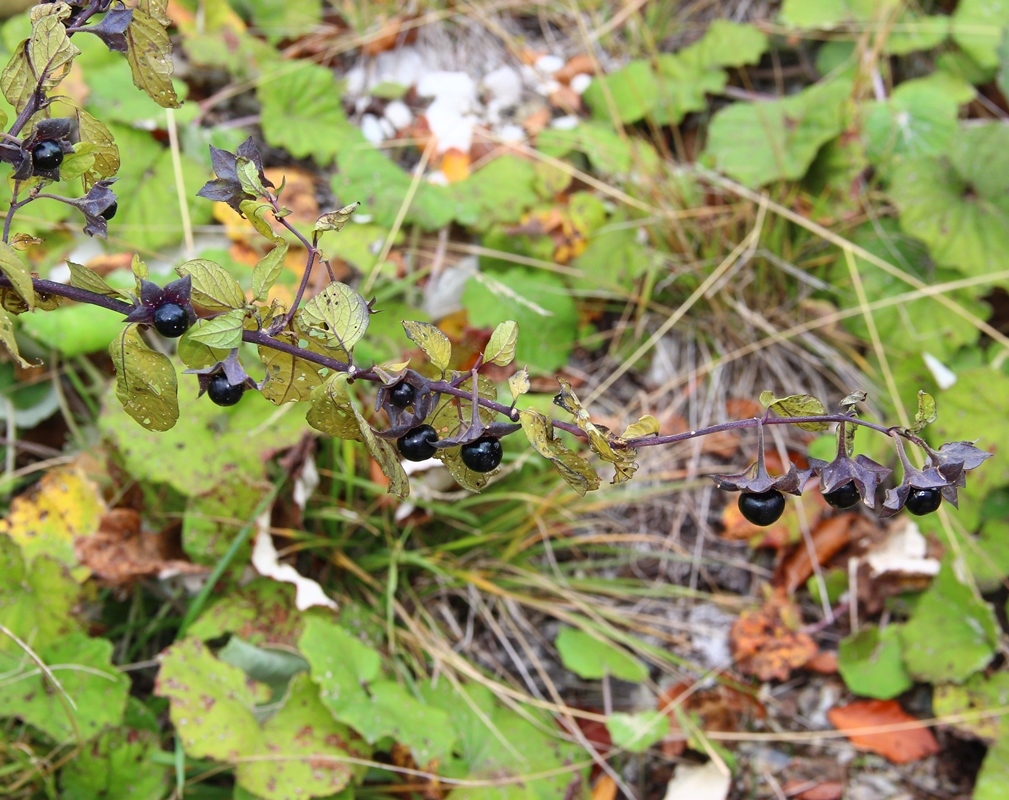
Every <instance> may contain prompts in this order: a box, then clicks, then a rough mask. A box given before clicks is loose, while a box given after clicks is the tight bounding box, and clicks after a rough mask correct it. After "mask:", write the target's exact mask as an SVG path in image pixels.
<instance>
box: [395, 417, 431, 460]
mask: <svg viewBox="0 0 1009 800" xmlns="http://www.w3.org/2000/svg"><path fill="white" fill-rule="evenodd" d="M437 441H438V434H437V433H436V432H435V430H434V428H432V427H431V426H430V425H418V426H417V427H416V428H414V429H413V430H410V431H407V432H406V433H404V434H403V435H402V436H400V437H399V440H398V441H397V442H396V447H397V448H398V449H399V452H400V453H401V454H402V456H403V458H405V459H406V460H407V461H426V460H427V459H429V458H431V457H432V456H433V455H434V454H435V453H436V452H437V451H436V450H435V448H434V447H433V446H432V445H433V444H434V443H435V442H437Z"/></svg>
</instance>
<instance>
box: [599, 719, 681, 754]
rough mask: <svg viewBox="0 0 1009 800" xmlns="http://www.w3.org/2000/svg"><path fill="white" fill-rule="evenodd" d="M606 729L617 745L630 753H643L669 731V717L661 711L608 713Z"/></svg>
mask: <svg viewBox="0 0 1009 800" xmlns="http://www.w3.org/2000/svg"><path fill="white" fill-rule="evenodd" d="M606 730H608V731H609V732H610V737H611V738H612V739H613V744H614V745H616V746H617V747H622V748H624V749H625V750H627V751H628V752H631V753H644V752H645V751H646V750H647V749H648V748H649V747H651V746H652V745H653V744H656V743H658V742H660V741H662V739H663V737H664V736H665V735H666V734H667V733H669V717H667V716H666V715H665V714H663V713H662V712H661V711H639V712H637V713H635V714H621V713H615V714H610V715H609V717H607V718H606Z"/></svg>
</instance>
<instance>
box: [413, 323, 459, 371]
mask: <svg viewBox="0 0 1009 800" xmlns="http://www.w3.org/2000/svg"><path fill="white" fill-rule="evenodd" d="M403 328H404V330H406V335H407V336H408V337H410V341H411V342H413V343H414V344H415V345H417V346H418V347H419V348H420V349H421V350H423V351H424V354H425V355H426V356H427V357H428V358H429V359H430V360H431V364H432V365H434V367H435V369H439V370H441V371H442V372H444V371H445V370H446V369H448V365H449V362H450V361H451V360H452V342H451V341H450V340H449V338H448V336H446V335H445V334H444V333H443V332H442V331H441V329H440V328H438V326H437V325H432V324H431V323H430V322H415V321H413V320H407V319H405V320H403Z"/></svg>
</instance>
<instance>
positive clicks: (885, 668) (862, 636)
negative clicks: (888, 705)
mask: <svg viewBox="0 0 1009 800" xmlns="http://www.w3.org/2000/svg"><path fill="white" fill-rule="evenodd" d="M837 669H838V671H839V672H840V673H841V677H842V678H844V682H845V684H846V685H847V687H848V688H849V689H850V690H851V691H852V692H854V693H855V694H857V695H860V696H862V697H872V698H875V699H877V700H890V699H891V698H894V697H896V696H897V695H899V694H903V693H904V692H906V691H907V690H908V689H910V688H911V687H912V686H914V681H913V680H912V679H911V676H910V675H908V674H907V670H906V669H905V668H904V660H903V656H902V654H901V639H900V626H899V625H888V626H887V627H886V628H884V629H883V630H882V631H881V630H880V629H879V628H878V627H876V626H875V625H866V626H865V627H863V628H862V629H861V630H859V632H858V633H856V634H852V635H850V636H848V637H846V638H844V639H842V640H841V642H840V644H839V646H838V650H837Z"/></svg>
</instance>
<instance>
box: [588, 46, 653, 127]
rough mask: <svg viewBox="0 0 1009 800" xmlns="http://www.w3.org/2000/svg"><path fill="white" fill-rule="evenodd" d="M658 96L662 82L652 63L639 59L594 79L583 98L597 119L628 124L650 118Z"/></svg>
mask: <svg viewBox="0 0 1009 800" xmlns="http://www.w3.org/2000/svg"><path fill="white" fill-rule="evenodd" d="M658 96H659V82H658V80H657V79H656V77H655V72H654V71H653V70H652V66H651V64H650V63H649V62H647V61H644V60H637V61H631V62H630V63H628V64H627V65H626V66H624V67H621V68H620V69H618V70H617V71H616V72H611V73H610V74H609V75H603V76H600V77H598V78H595V79H593V81H592V83H590V84H589V87H588V88H587V89H586V90H585V93H584V94H583V95H582V98H583V99H584V100H585V103H586V104H587V105H588V107H589V108H590V109H592V113H593V116H595V117H596V119H609V118H610V117H611V116H615V117H616V118H617V119H618V120H619V121H620V122H623V123H625V124H626V123H631V122H637V121H638V120H642V119H644V118H645V117H646V116H648V114H649V113H651V111H652V110H653V109H654V108H655V102H656V98H657V97H658ZM611 103H612V105H611Z"/></svg>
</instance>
